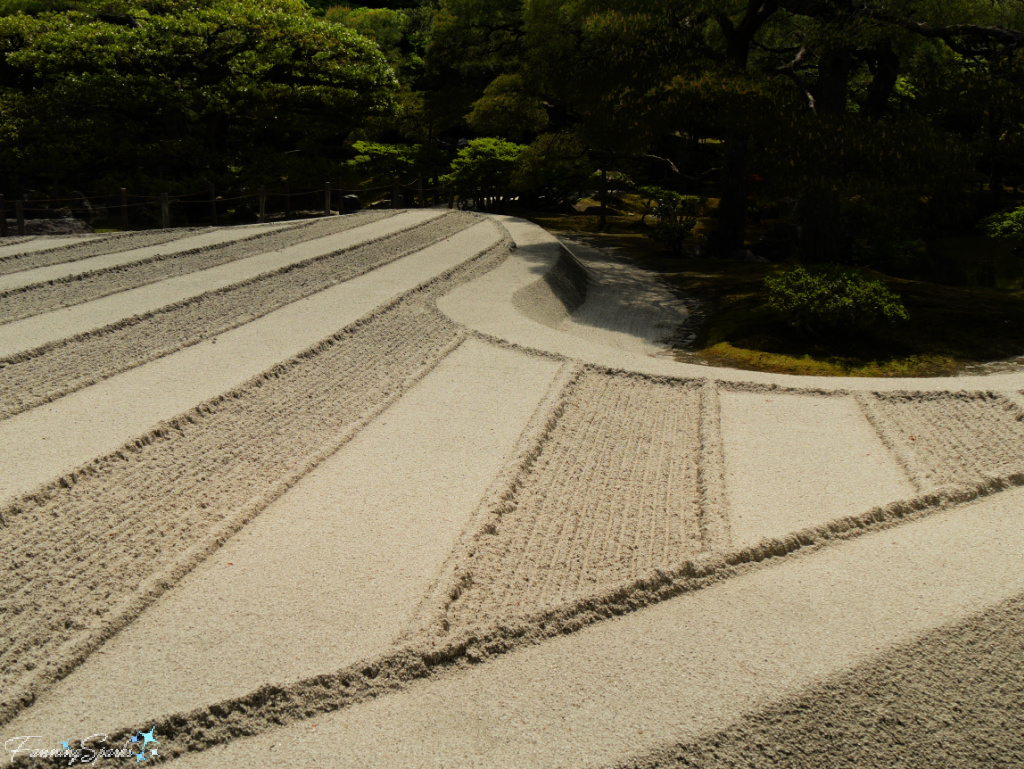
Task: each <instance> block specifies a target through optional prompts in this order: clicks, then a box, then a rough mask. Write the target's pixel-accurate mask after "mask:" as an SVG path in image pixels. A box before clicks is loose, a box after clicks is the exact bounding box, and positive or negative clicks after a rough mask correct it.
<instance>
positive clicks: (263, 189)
mask: <svg viewBox="0 0 1024 769" xmlns="http://www.w3.org/2000/svg"><path fill="white" fill-rule="evenodd" d="M266 221H267V185H265V184H261V185H260V224H264V223H265V222H266Z"/></svg>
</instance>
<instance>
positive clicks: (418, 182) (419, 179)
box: [416, 174, 427, 208]
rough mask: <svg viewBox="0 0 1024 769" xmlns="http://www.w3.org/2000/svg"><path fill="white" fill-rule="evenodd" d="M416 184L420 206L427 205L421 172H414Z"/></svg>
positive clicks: (424, 206)
mask: <svg viewBox="0 0 1024 769" xmlns="http://www.w3.org/2000/svg"><path fill="white" fill-rule="evenodd" d="M416 186H417V188H418V190H419V193H420V208H426V207H427V198H426V193H424V192H423V174H416Z"/></svg>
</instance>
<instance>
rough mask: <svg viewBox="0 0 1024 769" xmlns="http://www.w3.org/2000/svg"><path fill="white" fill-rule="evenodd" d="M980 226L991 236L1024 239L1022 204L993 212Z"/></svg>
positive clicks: (1023, 208)
mask: <svg viewBox="0 0 1024 769" xmlns="http://www.w3.org/2000/svg"><path fill="white" fill-rule="evenodd" d="M982 228H983V229H984V231H985V234H986V235H988V236H989V237H992V238H1001V239H1004V240H1024V206H1021V207H1020V208H1015V209H1013V210H1012V211H1002V212H1000V213H998V214H993V215H992V216H990V217H988V218H987V219H985V221H984V222H983V223H982Z"/></svg>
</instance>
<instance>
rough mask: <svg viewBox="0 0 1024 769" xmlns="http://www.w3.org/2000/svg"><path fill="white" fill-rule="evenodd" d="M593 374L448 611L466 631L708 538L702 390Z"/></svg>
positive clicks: (483, 542)
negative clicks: (704, 528) (703, 490)
mask: <svg viewBox="0 0 1024 769" xmlns="http://www.w3.org/2000/svg"><path fill="white" fill-rule="evenodd" d="M644 385H645V383H644V382H643V381H640V380H635V379H633V378H632V377H627V376H611V375H602V374H594V373H585V374H584V375H583V376H582V377H581V378H580V380H579V381H578V382H576V383H574V384H573V385H572V392H571V393H569V394H567V396H566V405H565V406H564V410H563V411H562V413H561V415H560V417H559V419H558V422H557V425H556V426H555V427H554V429H553V430H552V431H551V433H550V435H549V436H548V437H547V440H546V441H545V443H544V445H543V447H542V448H541V450H540V453H539V456H538V457H537V458H536V460H535V461H534V462H533V464H532V467H530V469H529V471H528V472H527V473H525V474H524V477H522V478H520V479H517V480H516V489H515V495H514V497H515V507H514V509H506V510H503V511H502V512H501V513H500V514H499V515H496V516H495V517H494V518H495V519H494V520H493V521H488V522H487V524H486V530H485V531H484V532H482V534H481V536H480V537H479V539H478V541H477V543H476V546H475V552H474V553H473V555H472V557H470V558H468V559H467V562H466V563H465V564H463V565H462V567H461V574H460V576H459V577H458V579H459V580H460V581H461V582H463V583H465V584H466V585H467V587H466V588H465V589H464V590H463V591H462V592H461V594H460V595H459V597H458V599H457V600H455V601H454V602H453V603H452V605H450V606H449V607H448V608H447V612H446V615H447V617H446V624H447V625H448V626H449V627H451V628H454V629H460V628H463V627H470V626H473V625H476V624H483V625H488V624H492V623H494V622H497V621H500V620H502V619H507V618H509V617H510V616H513V615H515V614H523V613H526V614H531V613H536V612H539V611H543V610H545V609H550V608H553V607H555V606H558V605H559V604H562V603H566V602H570V601H573V600H578V599H580V598H582V597H584V596H587V595H591V594H594V593H599V592H601V591H602V589H604V590H607V589H608V588H610V587H613V586H616V585H617V584H619V583H620V582H624V581H629V580H632V579H636V578H637V577H639V576H641V575H643V574H645V573H647V572H650V571H652V570H653V569H657V568H670V567H672V566H674V565H676V564H678V563H679V562H681V561H682V560H683V559H684V558H685V557H686V556H688V555H691V554H693V553H695V552H697V551H699V550H700V549H701V547H702V544H703V543H702V538H701V526H700V523H701V517H702V515H701V510H700V494H699V487H700V483H699V477H698V476H699V470H698V461H699V459H698V448H699V447H698V440H699V432H700V425H699V419H700V403H699V401H700V394H699V391H698V390H697V389H695V388H693V387H687V386H685V385H684V386H679V385H673V384H662V385H655V386H653V387H650V386H644Z"/></svg>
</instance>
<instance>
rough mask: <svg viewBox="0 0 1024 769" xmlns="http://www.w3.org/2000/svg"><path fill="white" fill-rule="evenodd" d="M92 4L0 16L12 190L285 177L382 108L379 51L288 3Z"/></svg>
mask: <svg viewBox="0 0 1024 769" xmlns="http://www.w3.org/2000/svg"><path fill="white" fill-rule="evenodd" d="M103 9H104V10H103V11H98V10H95V9H94V10H78V11H67V12H44V13H40V14H38V15H37V16H34V17H32V16H25V15H18V16H11V17H6V18H0V62H2V64H0V105H2V111H0V117H2V119H3V120H4V130H5V131H6V132H8V134H13V135H14V142H11V143H5V144H4V146H3V147H2V148H0V153H2V154H0V159H2V161H3V162H2V164H0V165H3V167H5V168H8V169H16V173H18V176H19V178H20V180H21V181H22V183H28V182H31V180H33V179H34V178H37V177H38V172H39V169H41V168H42V169H49V168H54V169H55V173H54V175H57V174H63V175H65V176H66V175H72V174H79V175H84V176H85V177H86V178H89V179H96V178H100V177H102V176H105V175H106V176H110V177H112V178H114V179H119V180H124V179H128V178H133V177H134V178H138V177H139V176H143V177H145V176H155V175H163V174H167V175H170V176H172V177H175V178H177V179H187V178H191V179H199V178H214V177H218V178H220V177H224V176H225V175H228V174H230V175H232V176H234V177H239V176H241V177H245V176H247V175H248V176H254V175H260V174H267V173H272V174H275V175H276V174H279V173H287V167H288V164H289V163H290V162H292V161H291V160H290V157H291V156H294V155H295V154H296V153H299V154H301V155H306V156H308V157H322V156H323V153H324V151H325V150H324V147H325V146H327V145H335V144H341V143H342V142H343V141H344V140H345V138H346V137H347V136H348V134H349V133H350V132H351V131H352V129H353V128H354V127H356V126H357V125H358V124H359V123H360V122H361V121H363V120H365V119H366V117H367V116H370V115H374V114H383V113H386V112H389V111H390V110H392V109H393V94H394V92H395V90H396V87H397V84H396V82H395V78H394V75H393V73H392V71H391V69H390V68H389V67H388V65H387V63H386V62H385V60H384V58H383V57H382V56H381V54H380V52H379V50H378V49H377V47H376V46H375V45H374V44H373V43H371V42H370V41H368V40H367V39H365V38H363V37H361V36H360V35H358V34H356V33H355V32H353V31H351V30H349V29H347V28H345V27H344V26H341V25H337V24H330V23H328V22H326V21H323V20H321V19H316V18H314V17H313V16H312V15H311V14H310V12H309V9H308V7H307V6H306V5H305V4H304V3H302V2H301V1H300V0H272V2H256V0H194V1H193V2H190V3H188V4H184V3H177V2H170V0H123V1H122V2H113V3H108V4H104V6H103ZM56 169H59V171H58V170H56ZM139 169H142V170H141V171H140V170H139ZM72 178H74V177H72ZM143 183H145V182H143Z"/></svg>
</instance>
